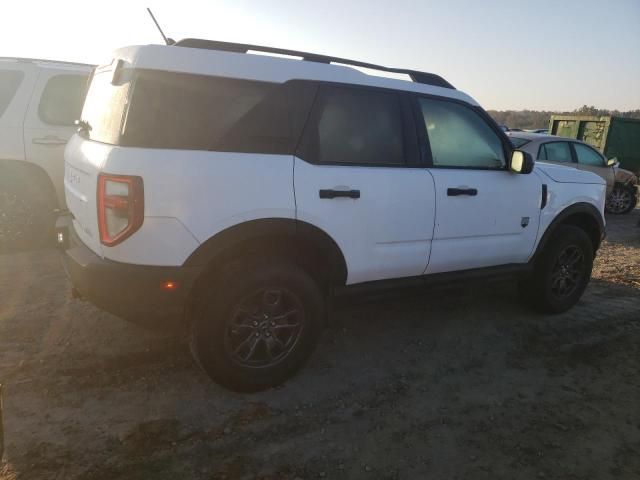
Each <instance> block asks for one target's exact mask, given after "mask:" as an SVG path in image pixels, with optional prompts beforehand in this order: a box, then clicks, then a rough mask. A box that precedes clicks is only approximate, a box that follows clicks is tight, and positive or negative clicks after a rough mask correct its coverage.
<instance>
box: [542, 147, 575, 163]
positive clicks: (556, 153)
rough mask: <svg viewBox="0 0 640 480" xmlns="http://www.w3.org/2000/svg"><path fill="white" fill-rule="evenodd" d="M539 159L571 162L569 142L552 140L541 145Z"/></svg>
mask: <svg viewBox="0 0 640 480" xmlns="http://www.w3.org/2000/svg"><path fill="white" fill-rule="evenodd" d="M538 160H549V161H551V162H563V163H571V162H572V161H573V158H572V157H571V148H570V147H569V144H568V143H567V142H550V143H544V144H542V145H541V146H540V151H539V152H538Z"/></svg>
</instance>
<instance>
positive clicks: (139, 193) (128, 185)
mask: <svg viewBox="0 0 640 480" xmlns="http://www.w3.org/2000/svg"><path fill="white" fill-rule="evenodd" d="M143 221H144V188H143V183H142V178H140V177H131V176H125V175H105V174H100V175H99V176H98V228H99V229H100V242H102V244H103V245H106V246H108V247H113V246H114V245H117V244H119V243H120V242H122V241H124V240H125V239H127V238H129V237H130V236H131V235H132V234H133V233H134V232H136V231H137V230H138V229H139V228H140V227H141V226H142V222H143Z"/></svg>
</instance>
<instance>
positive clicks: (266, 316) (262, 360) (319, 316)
mask: <svg viewBox="0 0 640 480" xmlns="http://www.w3.org/2000/svg"><path fill="white" fill-rule="evenodd" d="M217 278H218V280H217V281H213V282H210V286H209V287H208V288H206V289H204V291H202V292H201V294H200V296H199V299H198V300H197V301H196V305H195V308H194V316H193V319H192V324H191V351H192V354H193V356H194V358H195V360H196V362H197V363H198V364H199V365H200V367H202V369H203V370H204V371H205V372H206V373H207V374H208V375H209V377H210V378H211V379H212V380H213V381H215V382H216V383H218V384H220V385H222V386H224V387H226V388H228V389H231V390H234V391H238V392H256V391H260V390H264V389H267V388H270V387H274V386H276V385H279V384H281V383H283V382H284V381H286V380H287V379H289V378H290V377H291V376H293V375H294V373H296V372H297V371H298V370H299V369H300V367H302V366H303V365H304V363H305V362H306V361H307V359H308V358H309V356H310V355H311V353H312V352H313V350H314V349H315V347H316V345H317V342H318V340H319V338H320V335H321V334H322V330H323V328H324V319H325V317H324V297H323V295H322V292H321V290H320V289H319V288H318V285H317V284H316V282H315V281H314V280H313V279H312V278H311V276H309V274H307V273H306V272H305V271H304V270H302V269H301V268H300V267H298V266H296V265H294V264H292V263H289V262H287V261H286V260H285V261H270V262H238V263H235V264H233V265H230V266H228V267H227V268H225V269H223V270H222V272H221V274H220V275H218V276H217Z"/></svg>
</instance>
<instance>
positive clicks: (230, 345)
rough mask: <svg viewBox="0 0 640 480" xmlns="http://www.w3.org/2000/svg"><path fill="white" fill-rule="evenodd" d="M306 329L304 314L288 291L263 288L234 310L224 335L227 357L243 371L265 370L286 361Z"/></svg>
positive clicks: (294, 297) (297, 300) (294, 296)
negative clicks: (249, 369)
mask: <svg viewBox="0 0 640 480" xmlns="http://www.w3.org/2000/svg"><path fill="white" fill-rule="evenodd" d="M303 326H304V310H303V308H302V303H301V302H300V300H299V299H298V297H297V296H296V295H294V294H293V293H292V292H291V291H289V290H287V289H285V288H279V287H275V288H263V289H260V290H258V291H256V292H254V293H252V294H250V295H248V296H246V297H244V298H243V299H242V300H241V301H240V302H239V303H238V304H237V305H236V307H235V308H234V309H233V311H232V313H231V318H230V319H229V321H228V322H227V326H226V331H225V342H224V343H225V348H226V350H227V354H228V355H230V356H231V358H233V360H234V361H235V362H236V363H238V364H239V365H241V366H243V367H250V368H265V367H270V366H273V365H275V364H277V363H280V362H281V361H282V360H284V359H285V358H286V357H287V356H288V355H289V354H290V353H291V352H292V351H293V349H294V348H295V346H296V344H297V343H298V340H299V338H300V334H301V332H302V329H303Z"/></svg>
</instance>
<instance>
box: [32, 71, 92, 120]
mask: <svg viewBox="0 0 640 480" xmlns="http://www.w3.org/2000/svg"><path fill="white" fill-rule="evenodd" d="M86 91H87V75H56V76H55V77H51V78H50V79H49V81H48V82H47V84H46V85H45V87H44V91H43V92H42V97H41V98H40V104H39V105H38V115H39V116H40V119H41V120H42V121H43V122H45V123H49V124H51V125H73V122H74V121H76V120H77V119H78V118H80V111H81V110H82V103H83V102H84V97H85V94H86Z"/></svg>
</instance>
